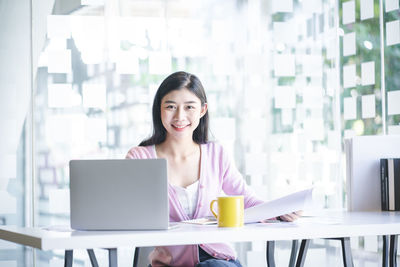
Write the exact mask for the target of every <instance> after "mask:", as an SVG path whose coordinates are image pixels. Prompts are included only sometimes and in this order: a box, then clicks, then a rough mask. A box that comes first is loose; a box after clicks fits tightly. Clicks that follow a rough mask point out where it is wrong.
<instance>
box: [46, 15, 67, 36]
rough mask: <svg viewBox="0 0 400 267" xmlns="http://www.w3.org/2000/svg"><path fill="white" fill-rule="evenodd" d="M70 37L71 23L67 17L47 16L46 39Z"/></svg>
mask: <svg viewBox="0 0 400 267" xmlns="http://www.w3.org/2000/svg"><path fill="white" fill-rule="evenodd" d="M70 37H71V23H70V16H68V15H50V16H47V38H49V39H51V38H63V39H69V38H70Z"/></svg>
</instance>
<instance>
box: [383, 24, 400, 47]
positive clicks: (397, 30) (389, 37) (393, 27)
mask: <svg viewBox="0 0 400 267" xmlns="http://www.w3.org/2000/svg"><path fill="white" fill-rule="evenodd" d="M398 43H400V21H399V20H394V21H390V22H386V45H387V46H390V45H395V44H398Z"/></svg>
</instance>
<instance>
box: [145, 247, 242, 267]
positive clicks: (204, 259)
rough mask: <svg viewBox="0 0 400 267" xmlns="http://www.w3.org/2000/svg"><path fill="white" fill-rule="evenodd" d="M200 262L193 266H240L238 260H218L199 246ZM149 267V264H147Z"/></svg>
mask: <svg viewBox="0 0 400 267" xmlns="http://www.w3.org/2000/svg"><path fill="white" fill-rule="evenodd" d="M199 260H200V263H199V264H197V265H196V266H195V267H242V265H241V264H240V262H239V261H238V260H228V261H227V260H220V259H216V258H214V257H212V256H210V255H209V254H208V253H207V252H205V251H204V250H203V249H202V248H200V247H199ZM149 267H151V264H150V265H149Z"/></svg>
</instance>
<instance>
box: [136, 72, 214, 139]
mask: <svg viewBox="0 0 400 267" xmlns="http://www.w3.org/2000/svg"><path fill="white" fill-rule="evenodd" d="M181 89H187V90H189V91H190V92H192V93H194V94H195V95H196V96H197V97H198V98H199V99H200V101H201V105H202V106H204V105H205V104H206V103H207V97H206V93H205V91H204V88H203V85H202V84H201V82H200V80H199V78H197V77H196V76H195V75H193V74H190V73H187V72H184V71H178V72H175V73H172V74H171V75H169V76H168V77H167V78H165V80H164V81H163V82H162V83H161V85H160V87H159V88H158V90H157V92H156V95H155V97H154V102H153V135H152V136H151V137H150V138H148V139H146V140H144V141H142V142H141V143H140V144H139V146H150V145H158V144H161V143H162V142H164V141H165V138H166V137H167V131H166V130H165V128H164V126H163V124H162V121H161V100H162V99H163V97H164V96H165V95H166V94H168V93H169V92H171V91H173V90H181ZM208 121H209V119H208V111H206V113H205V114H204V115H203V117H201V118H200V122H199V125H198V126H197V128H196V129H195V130H194V132H193V141H194V142H196V143H197V144H204V143H207V142H208V123H209V122H208Z"/></svg>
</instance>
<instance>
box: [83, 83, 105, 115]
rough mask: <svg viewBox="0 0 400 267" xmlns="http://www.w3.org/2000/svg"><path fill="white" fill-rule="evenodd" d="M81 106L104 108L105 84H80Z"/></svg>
mask: <svg viewBox="0 0 400 267" xmlns="http://www.w3.org/2000/svg"><path fill="white" fill-rule="evenodd" d="M82 93H83V106H84V107H87V108H99V109H103V110H104V109H105V108H106V104H107V99H106V98H107V96H106V86H105V84H91V83H84V84H83V85H82Z"/></svg>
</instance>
